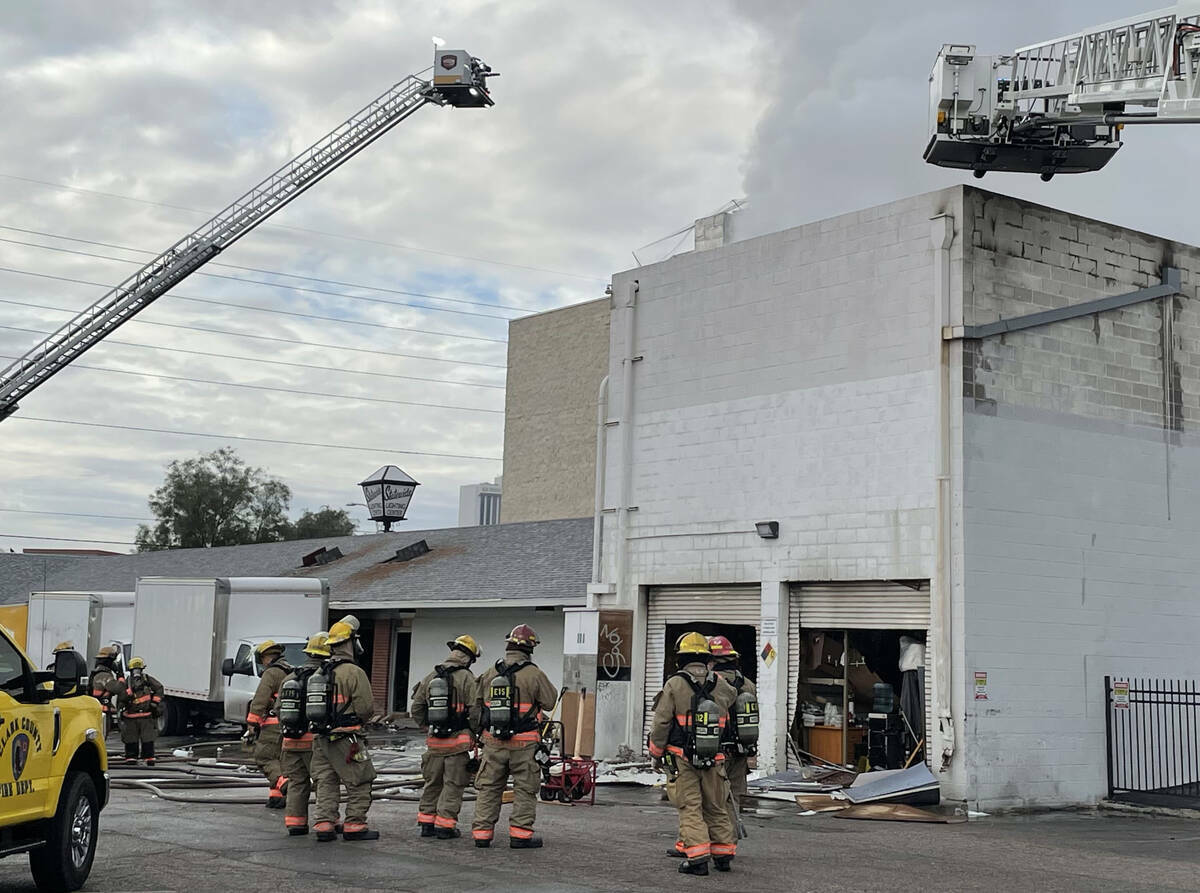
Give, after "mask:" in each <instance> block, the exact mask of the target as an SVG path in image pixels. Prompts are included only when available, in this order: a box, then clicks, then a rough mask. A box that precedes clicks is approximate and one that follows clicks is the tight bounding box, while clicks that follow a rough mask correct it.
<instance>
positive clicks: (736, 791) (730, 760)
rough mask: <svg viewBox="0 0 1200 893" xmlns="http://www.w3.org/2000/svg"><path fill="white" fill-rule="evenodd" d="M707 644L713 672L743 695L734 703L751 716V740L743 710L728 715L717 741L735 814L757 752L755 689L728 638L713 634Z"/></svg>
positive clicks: (741, 808) (738, 808)
mask: <svg viewBox="0 0 1200 893" xmlns="http://www.w3.org/2000/svg"><path fill="white" fill-rule="evenodd" d="M708 647H709V650H710V651H711V652H712V656H713V669H715V670H716V671H717V675H719V676H720V677H721V678H722V679H724V680H725V681H726V682H728V683H729V685H730V686H731V687H732V688H733V690H734V692H735V695H737V696H743V697H738V700H737V701H736V702H735V705H736V704H738V703H744V704H745V705H747V706H749V707H752V712H751V713H750V716H751V717H752V719H753V741H750V740H746V739H747V737H748V736H747V734H746V732H745V731H744V729H745V725H744V723H745V722H746V720H747V716H746V715H745V711H743V715H741V716H738V715H735V714H731V715H730V717H729V720H728V721H727V722H726V725H725V740H724V742H723V743H722V745H721V749H722V750H723V751H724V752H725V775H726V776H727V777H728V778H729V792H730V795H731V806H732V808H733V810H734V814H735V815H736V814H737V813H738V812H743V811H744V810H745V809H746V806H745V804H744V802H743V801H744V799H745V797H746V793H747V788H746V779H747V777H748V776H749V775H750V770H751V769H752V768H754V766H753V765H752V764H753V763H754V761H755V754H756V753H757V743H758V689H757V688H755V686H754V683H753V682H752V681H751V680H749V679H747V678H746V677H745V676H744V675H743V674H742V669H741V658H740V656H739V655H738V652H737V649H736V648H734V647H733V643H732V642H730V641H729V640H728V639H727V638H725V637H724V636H713V637H712V638H711V639H709V640H708ZM739 720H741V722H740V723H739Z"/></svg>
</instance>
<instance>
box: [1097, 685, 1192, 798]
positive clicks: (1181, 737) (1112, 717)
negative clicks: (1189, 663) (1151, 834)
mask: <svg viewBox="0 0 1200 893" xmlns="http://www.w3.org/2000/svg"><path fill="white" fill-rule="evenodd" d="M1104 694H1105V704H1106V705H1107V707H1108V710H1107V712H1108V716H1107V721H1106V733H1107V745H1108V796H1109V798H1110V799H1115V800H1125V801H1127V802H1130V803H1141V804H1144V805H1147V806H1182V807H1188V808H1193V809H1200V685H1198V684H1197V682H1196V680H1194V679H1116V678H1114V677H1112V676H1105V677H1104Z"/></svg>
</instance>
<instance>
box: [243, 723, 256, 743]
mask: <svg viewBox="0 0 1200 893" xmlns="http://www.w3.org/2000/svg"><path fill="white" fill-rule="evenodd" d="M257 740H258V726H256V725H253V724H251V725H248V726H246V733H245V734H244V735H242V744H244V745H246V747H251V746H252V745H253V744H254V742H255V741H257Z"/></svg>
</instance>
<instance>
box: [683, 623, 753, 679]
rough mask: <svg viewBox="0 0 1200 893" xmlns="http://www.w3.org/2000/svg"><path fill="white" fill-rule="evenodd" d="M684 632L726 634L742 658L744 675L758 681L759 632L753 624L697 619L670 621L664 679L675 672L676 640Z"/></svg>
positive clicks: (712, 634)
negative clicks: (688, 621)
mask: <svg viewBox="0 0 1200 893" xmlns="http://www.w3.org/2000/svg"><path fill="white" fill-rule="evenodd" d="M684 633H700V634H701V635H703V636H705V637H707V638H712V637H713V636H724V637H725V638H727V639H728V640H729V641H730V642H731V643H732V645H733V647H734V649H735V650H736V651H737V653H738V656H739V657H740V658H741V666H742V675H743V676H745V677H746V678H747V679H749V680H750V681H751V682H758V661H757V660H756V659H755V653H756V651H757V649H758V633H757V631H756V630H755V629H754V627H753V626H750V625H749V624H747V625H742V624H732V623H710V622H708V621H696V622H693V623H668V624H667V631H666V637H665V639H664V645H665V646H666V647H665V650H664V652H663V653H664V654H665V655H666V660H665V661H664V662H663V668H662V681H663V682H666V681H667V678H668V677H669V676H670V675H671V674H672V673H674V672H675V669H676V667H675V642H676V640H677V639H678V638H679V637H680V636H682V635H683V634H684Z"/></svg>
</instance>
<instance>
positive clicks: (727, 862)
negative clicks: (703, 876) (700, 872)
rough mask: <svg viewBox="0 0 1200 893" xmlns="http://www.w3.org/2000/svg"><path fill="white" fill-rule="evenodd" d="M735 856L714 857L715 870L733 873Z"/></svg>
mask: <svg viewBox="0 0 1200 893" xmlns="http://www.w3.org/2000/svg"><path fill="white" fill-rule="evenodd" d="M732 862H733V856H713V868H715V869H716V870H717V871H732V870H733V866H732V864H731V863H732Z"/></svg>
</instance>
